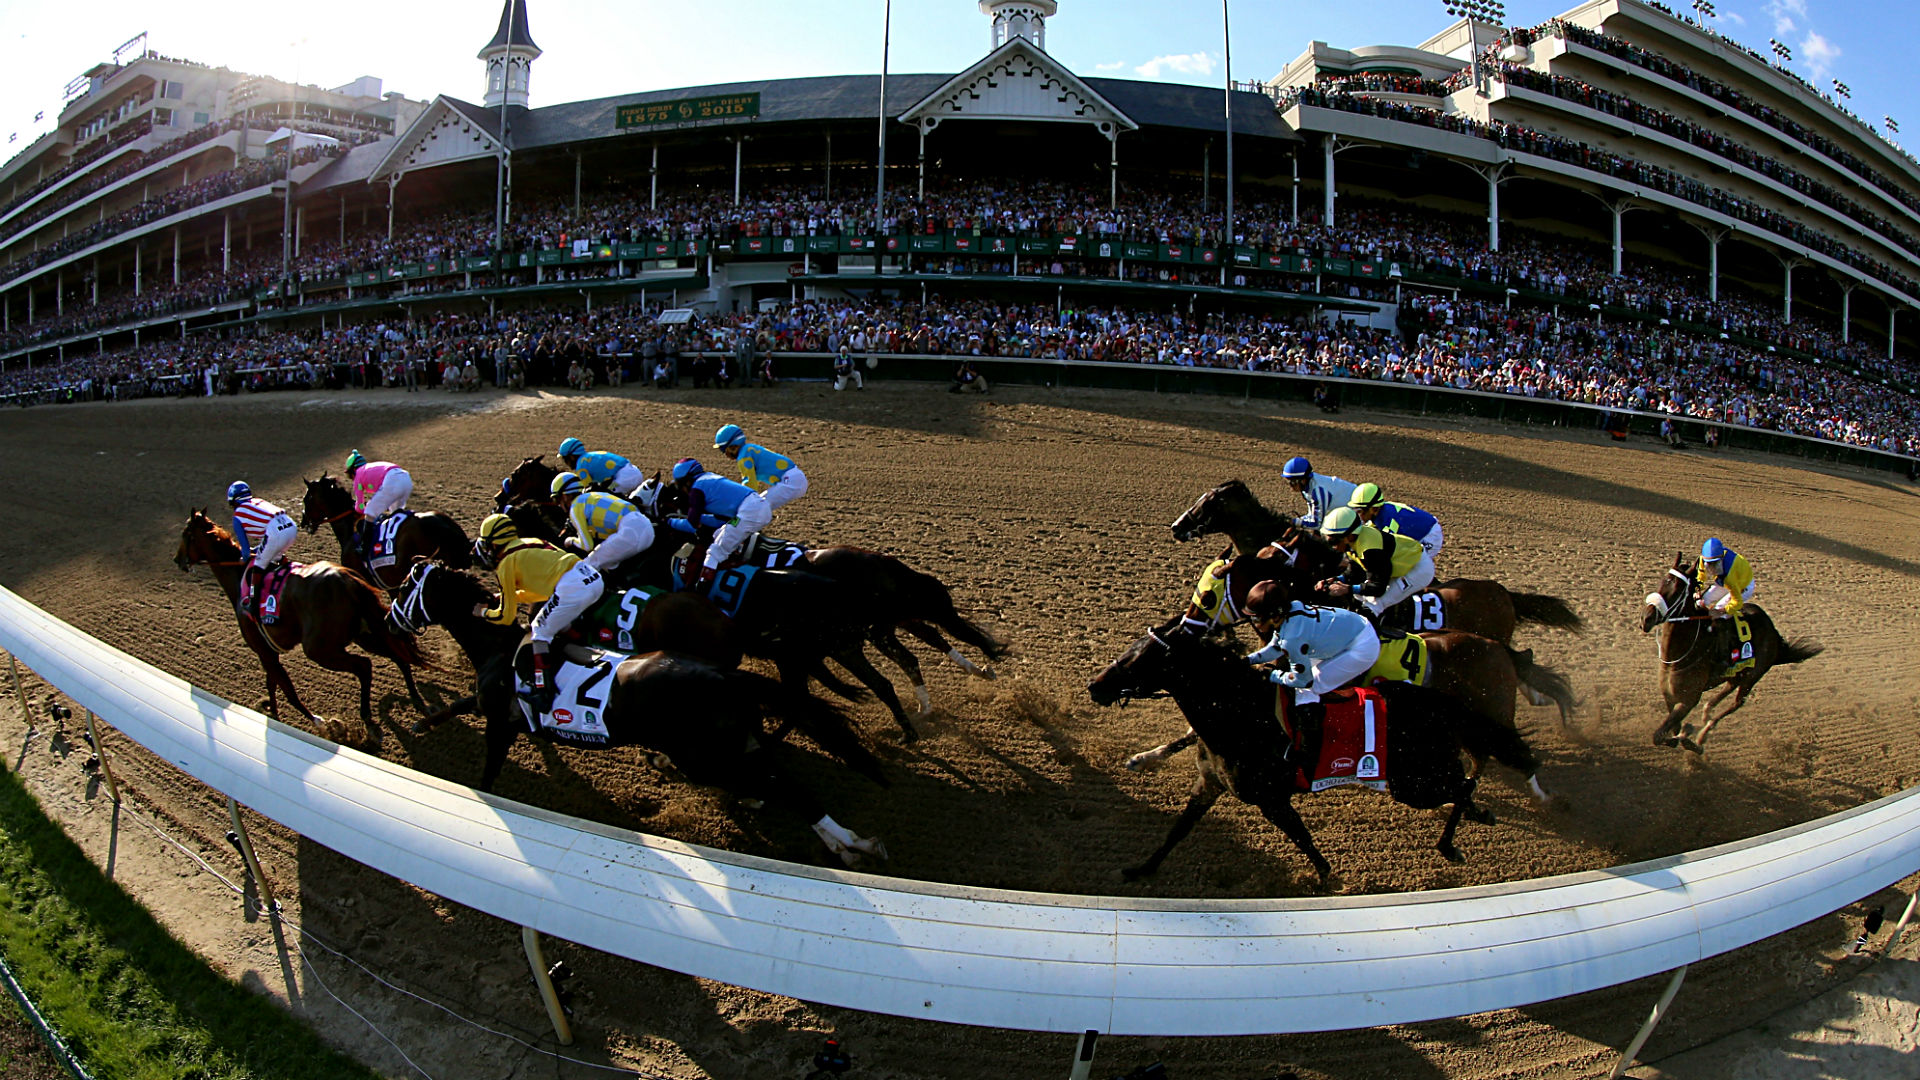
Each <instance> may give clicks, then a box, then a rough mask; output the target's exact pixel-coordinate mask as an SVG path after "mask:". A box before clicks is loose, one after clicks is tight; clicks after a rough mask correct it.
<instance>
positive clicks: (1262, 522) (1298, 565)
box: [1172, 480, 1584, 645]
mask: <svg viewBox="0 0 1920 1080" xmlns="http://www.w3.org/2000/svg"><path fill="white" fill-rule="evenodd" d="M1172 528H1173V536H1174V539H1176V540H1181V541H1186V540H1192V539H1194V538H1195V537H1198V536H1201V535H1203V534H1206V533H1224V534H1226V536H1227V537H1228V538H1229V539H1230V540H1231V541H1232V542H1233V550H1234V551H1235V552H1236V553H1238V554H1240V555H1242V556H1245V555H1250V554H1254V553H1256V552H1259V551H1261V549H1263V548H1267V547H1269V546H1270V545H1277V546H1278V547H1279V549H1280V552H1281V553H1282V554H1283V555H1284V556H1285V557H1284V558H1283V559H1281V560H1279V561H1278V562H1274V561H1269V562H1266V563H1262V564H1258V565H1263V566H1266V567H1268V568H1269V569H1272V570H1273V571H1274V572H1275V573H1276V574H1279V573H1282V572H1283V571H1282V567H1285V571H1284V572H1285V573H1286V576H1287V577H1288V578H1289V585H1290V586H1291V587H1292V591H1293V592H1295V593H1296V594H1301V595H1303V591H1302V590H1303V589H1310V588H1312V587H1313V586H1315V585H1318V584H1319V583H1320V582H1321V581H1324V580H1326V579H1327V578H1329V577H1332V576H1334V573H1336V572H1338V570H1339V568H1340V565H1341V561H1342V556H1341V555H1340V554H1339V552H1337V551H1335V550H1334V549H1333V546H1332V545H1331V544H1328V543H1327V542H1326V541H1325V540H1322V539H1321V538H1320V537H1318V536H1315V535H1314V534H1312V533H1310V532H1307V531H1305V530H1303V529H1300V528H1298V527H1297V526H1295V525H1294V524H1293V522H1292V521H1291V520H1290V519H1288V518H1287V516H1286V515H1284V514H1280V513H1277V512H1275V511H1273V510H1269V509H1268V508H1267V507H1265V506H1263V505H1261V503H1260V500H1259V499H1258V498H1255V497H1254V494H1253V492H1252V491H1251V490H1249V489H1248V487H1247V485H1246V483H1245V482H1244V481H1240V480H1228V481H1226V482H1224V483H1221V484H1218V485H1216V486H1215V487H1213V488H1212V489H1211V490H1209V491H1207V492H1206V493H1205V494H1203V495H1201V496H1200V498H1198V499H1196V500H1195V501H1194V503H1193V505H1192V506H1190V507H1188V508H1187V510H1186V512H1185V513H1183V514H1181V515H1180V516H1179V517H1177V518H1175V519H1174V521H1173V526H1172ZM1427 592H1431V593H1433V594H1435V595H1437V596H1438V597H1439V600H1440V605H1441V608H1440V610H1441V612H1442V613H1443V615H1442V618H1441V619H1440V620H1434V619H1432V618H1430V617H1423V616H1426V615H1427V614H1428V613H1426V612H1424V611H1422V610H1418V609H1417V610H1416V611H1415V612H1414V615H1415V624H1414V625H1413V626H1411V627H1409V629H1413V630H1441V629H1447V630H1466V631H1469V632H1471V633H1475V634H1479V635H1480V636H1481V637H1486V638H1492V639H1493V640H1495V641H1498V642H1500V643H1501V644H1503V645H1504V644H1511V643H1512V641H1513V631H1514V627H1515V626H1516V624H1518V623H1537V624H1539V625H1542V626H1551V627H1558V628H1561V629H1565V630H1573V631H1580V630H1582V629H1584V622H1583V620H1582V619H1581V618H1580V616H1579V614H1578V613H1576V612H1575V611H1574V610H1573V609H1572V608H1571V607H1569V606H1568V605H1567V602H1566V601H1565V600H1562V599H1560V598H1559V597H1557V596H1549V595H1546V594H1543V593H1523V592H1511V591H1509V590H1508V589H1507V588H1506V587H1505V586H1503V585H1501V584H1500V583H1499V582H1497V581H1487V580H1483V579H1474V578H1450V579H1448V580H1446V581H1442V582H1439V583H1437V584H1435V585H1433V586H1430V587H1429V589H1428V590H1427ZM1423 595H1425V592H1423V593H1421V594H1417V595H1416V596H1415V598H1414V600H1413V602H1415V603H1420V602H1421V601H1420V600H1419V596H1423Z"/></svg>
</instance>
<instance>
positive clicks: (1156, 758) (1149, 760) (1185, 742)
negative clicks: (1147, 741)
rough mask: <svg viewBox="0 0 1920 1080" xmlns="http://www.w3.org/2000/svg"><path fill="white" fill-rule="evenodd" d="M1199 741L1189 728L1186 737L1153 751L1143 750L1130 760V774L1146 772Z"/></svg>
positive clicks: (1183, 736)
mask: <svg viewBox="0 0 1920 1080" xmlns="http://www.w3.org/2000/svg"><path fill="white" fill-rule="evenodd" d="M1199 741H1200V736H1198V735H1196V734H1194V733H1193V729H1192V728H1188V729H1187V733H1186V734H1185V735H1182V736H1180V737H1179V738H1177V739H1175V740H1173V741H1172V742H1164V743H1161V744H1160V745H1159V746H1156V747H1154V748H1153V749H1151V750H1142V751H1140V752H1139V753H1137V754H1135V755H1133V756H1132V757H1130V758H1128V759H1127V760H1126V762H1125V764H1126V766H1127V769H1128V771H1130V772H1145V771H1146V770H1148V769H1151V768H1153V767H1154V766H1155V765H1158V764H1160V763H1161V762H1163V761H1165V760H1167V759H1168V758H1170V757H1172V756H1173V755H1175V754H1177V753H1179V752H1180V751H1182V750H1185V749H1186V748H1187V747H1189V746H1192V745H1193V744H1194V743H1196V742H1199Z"/></svg>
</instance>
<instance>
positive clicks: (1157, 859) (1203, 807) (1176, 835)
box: [1120, 768, 1311, 881]
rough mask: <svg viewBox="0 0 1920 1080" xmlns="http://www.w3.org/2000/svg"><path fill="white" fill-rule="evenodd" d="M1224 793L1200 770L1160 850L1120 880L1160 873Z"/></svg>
mask: <svg viewBox="0 0 1920 1080" xmlns="http://www.w3.org/2000/svg"><path fill="white" fill-rule="evenodd" d="M1225 790H1226V787H1225V785H1223V784H1221V783H1220V781H1219V780H1217V779H1215V778H1214V775H1213V773H1212V772H1211V771H1210V770H1208V769H1204V768H1203V769H1201V770H1200V776H1199V778H1198V779H1196V780H1195V781H1194V782H1193V790H1192V791H1190V792H1188V794H1187V805H1186V807H1185V808H1184V809H1182V810H1181V811H1180V816H1179V817H1177V818H1175V819H1174V820H1173V828H1171V829H1169V830H1167V838H1166V839H1165V840H1163V841H1161V843H1160V847H1159V848H1158V849H1157V850H1155V851H1154V853H1153V854H1151V855H1149V856H1147V861H1146V862H1143V863H1141V864H1140V865H1138V866H1133V867H1128V868H1127V869H1125V870H1122V871H1120V876H1121V877H1122V878H1123V879H1125V880H1127V881H1139V880H1140V879H1141V878H1143V877H1148V876H1151V875H1152V874H1153V872H1154V871H1156V870H1158V869H1160V864H1161V863H1162V862H1165V861H1166V858H1167V853H1168V852H1170V851H1172V850H1173V848H1174V845H1176V844H1178V843H1179V842H1180V841H1182V840H1184V839H1186V836H1187V834H1188V833H1190V832H1192V831H1193V826H1194V825H1195V823H1197V822H1198V821H1199V820H1200V819H1201V818H1203V817H1206V816H1207V811H1208V810H1211V809H1213V804H1214V803H1215V802H1217V801H1219V798H1220V793H1221V792H1223V791H1225ZM1302 827H1303V828H1304V826H1302ZM1309 844H1311V841H1309Z"/></svg>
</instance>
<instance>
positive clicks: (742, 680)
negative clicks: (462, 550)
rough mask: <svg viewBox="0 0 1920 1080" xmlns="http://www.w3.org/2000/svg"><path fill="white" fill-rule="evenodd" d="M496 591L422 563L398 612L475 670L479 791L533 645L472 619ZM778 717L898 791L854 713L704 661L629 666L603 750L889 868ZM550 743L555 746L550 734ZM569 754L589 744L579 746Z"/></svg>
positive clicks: (616, 681)
mask: <svg viewBox="0 0 1920 1080" xmlns="http://www.w3.org/2000/svg"><path fill="white" fill-rule="evenodd" d="M486 595H487V591H486V587H485V586H484V585H483V584H481V583H480V581H479V580H477V579H476V578H474V577H473V576H472V575H471V574H468V573H464V572H461V571H457V570H451V569H448V568H446V567H445V566H444V565H442V564H439V563H434V562H421V563H416V564H415V565H414V566H413V568H412V569H411V570H410V572H409V573H408V576H407V580H406V582H405V584H404V585H403V586H402V587H401V594H400V599H399V600H398V601H397V602H396V603H395V604H394V606H393V608H392V609H391V611H390V612H389V614H388V621H389V623H390V624H391V626H392V628H393V629H394V630H395V631H396V632H399V631H407V632H417V631H418V630H420V629H422V628H424V627H426V626H429V625H432V624H435V623H438V624H439V625H441V626H444V627H446V629H447V632H448V633H449V634H451V635H453V639H454V640H455V641H456V642H459V644H460V647H461V649H462V650H464V651H465V652H466V654H467V659H468V660H469V661H471V662H472V664H473V668H474V673H475V686H476V691H475V694H476V698H477V702H478V705H479V711H480V713H481V715H482V716H484V717H485V718H486V725H487V728H486V741H487V752H486V763H485V765H484V766H483V767H482V769H481V773H480V784H479V787H480V790H482V791H491V790H493V785H494V782H495V781H496V780H498V779H499V776H500V771H501V769H502V768H503V767H504V766H505V765H506V761H507V751H508V749H509V748H510V747H511V746H512V745H513V742H514V740H515V739H516V738H518V737H519V736H520V735H521V733H523V732H525V731H526V730H527V725H526V723H525V721H524V720H523V719H522V717H521V713H520V708H519V705H518V703H517V702H516V700H515V694H514V679H513V672H514V664H515V655H516V653H517V652H518V651H519V647H520V644H521V641H522V638H523V637H524V635H523V633H522V631H521V630H520V628H519V627H517V626H501V625H499V624H496V623H491V622H488V621H487V620H485V619H482V618H480V617H479V616H477V615H475V614H474V613H473V610H474V605H475V604H476V603H477V602H478V599H479V597H482V596H486ZM767 713H773V714H775V715H778V716H780V717H782V718H783V719H785V720H787V721H789V722H791V723H792V724H793V725H794V726H795V727H798V728H799V729H800V730H801V731H803V732H805V733H806V734H807V735H808V736H809V737H810V738H813V739H814V741H815V742H816V743H818V744H819V745H820V746H822V747H823V748H825V749H827V750H828V751H829V752H830V753H833V754H835V755H836V756H838V757H840V758H841V760H842V761H845V762H846V763H847V764H848V765H851V766H853V767H854V768H855V769H857V770H859V771H860V772H862V773H863V774H865V775H866V776H868V777H869V778H870V779H872V780H873V781H874V782H875V783H878V784H880V785H882V786H886V785H887V783H888V781H887V778H886V775H885V774H884V773H883V772H882V770H881V767H880V763H879V762H878V761H877V760H875V759H874V757H873V756H872V755H871V754H870V753H868V752H867V751H866V750H865V748H864V747H862V746H861V745H860V743H859V741H858V740H857V739H851V738H845V737H839V736H837V735H836V732H846V731H848V730H849V725H848V721H847V718H846V716H845V715H843V714H841V713H840V712H839V711H838V710H836V709H834V708H832V707H831V706H828V705H825V704H823V703H821V702H819V701H816V700H814V699H813V698H810V697H806V696H804V695H799V694H793V693H790V692H788V691H787V690H786V689H785V688H784V687H782V686H781V685H780V684H779V683H776V682H774V681H773V680H772V679H768V678H766V677H765V676H761V675H755V674H753V673H750V672H744V671H736V670H729V669H726V668H723V667H721V666H719V665H716V664H714V663H712V662H711V661H708V660H705V659H702V658H700V657H695V656H690V655H687V654H684V653H675V652H652V653H645V654H642V655H638V656H634V657H630V658H628V659H626V660H624V661H622V662H621V663H619V664H618V665H617V666H616V667H615V668H614V672H613V684H612V689H611V690H610V691H609V693H608V697H607V701H606V708H605V711H604V717H605V721H606V727H607V732H608V736H609V739H608V741H607V742H606V743H604V744H600V745H601V746H603V747H606V748H611V747H616V746H639V747H642V748H644V749H646V750H648V751H651V752H652V753H653V754H657V755H661V756H664V757H665V758H667V759H668V760H670V761H671V762H672V763H673V764H674V766H675V767H677V768H678V769H679V771H680V772H681V774H682V775H684V776H685V777H686V778H687V779H688V780H690V781H692V782H693V783H696V784H705V785H710V786H713V787H718V788H722V789H725V790H726V791H729V792H731V793H733V794H735V795H737V796H740V797H742V798H746V799H758V800H762V801H765V802H768V803H773V804H777V805H780V806H784V807H786V808H788V809H790V810H793V811H794V812H796V813H798V814H800V815H801V817H802V818H804V819H805V820H807V821H809V822H811V823H812V824H813V830H814V832H815V833H816V834H817V835H818V836H819V837H820V839H821V841H822V842H823V843H825V844H826V845H827V847H828V848H829V849H831V850H832V851H833V852H834V854H836V855H838V856H839V857H840V858H841V860H842V861H843V862H845V863H846V864H847V865H849V866H852V865H855V864H857V863H858V862H859V861H860V858H861V857H862V856H866V855H871V856H875V857H878V858H882V859H884V858H886V847H885V845H883V844H881V843H880V841H879V840H877V839H871V838H869V839H862V838H861V837H859V836H857V835H855V834H854V833H852V832H850V831H848V830H847V829H845V828H844V827H842V826H841V825H839V824H838V823H836V822H835V821H834V820H833V818H831V817H829V816H828V815H827V813H826V811H825V810H824V809H823V807H822V806H821V804H820V803H819V801H818V800H817V799H815V798H814V797H813V796H812V795H811V794H810V793H808V792H807V791H806V790H805V789H804V788H802V787H801V786H800V785H799V784H797V783H796V782H795V781H793V780H792V779H791V778H790V777H789V776H788V775H787V771H786V766H785V764H784V760H783V759H784V757H785V756H786V755H787V754H788V753H790V752H791V751H790V750H789V749H788V748H787V747H786V746H785V744H783V743H781V742H780V741H778V740H777V739H773V738H769V737H768V736H767V735H766V734H765V732H764V726H763V717H764V716H765V715H766V714H767ZM541 734H542V735H543V736H545V737H548V738H552V736H551V735H550V734H548V733H547V730H546V729H542V732H541ZM555 741H563V742H567V744H568V745H580V744H579V743H575V742H571V741H568V740H560V739H556V740H555Z"/></svg>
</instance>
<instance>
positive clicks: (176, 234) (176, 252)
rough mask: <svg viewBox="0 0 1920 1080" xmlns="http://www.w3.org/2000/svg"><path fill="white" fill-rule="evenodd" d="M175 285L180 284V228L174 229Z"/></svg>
mask: <svg viewBox="0 0 1920 1080" xmlns="http://www.w3.org/2000/svg"><path fill="white" fill-rule="evenodd" d="M173 283H174V284H175V285H178V284H180V226H178V225H175V226H174V227H173Z"/></svg>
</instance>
